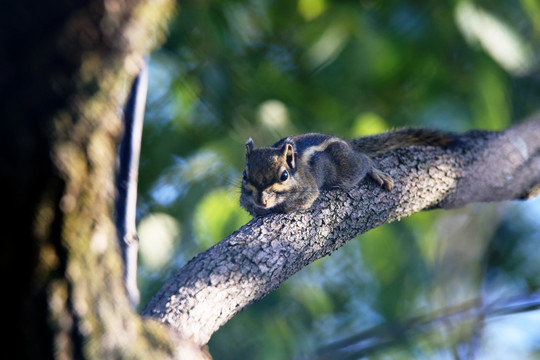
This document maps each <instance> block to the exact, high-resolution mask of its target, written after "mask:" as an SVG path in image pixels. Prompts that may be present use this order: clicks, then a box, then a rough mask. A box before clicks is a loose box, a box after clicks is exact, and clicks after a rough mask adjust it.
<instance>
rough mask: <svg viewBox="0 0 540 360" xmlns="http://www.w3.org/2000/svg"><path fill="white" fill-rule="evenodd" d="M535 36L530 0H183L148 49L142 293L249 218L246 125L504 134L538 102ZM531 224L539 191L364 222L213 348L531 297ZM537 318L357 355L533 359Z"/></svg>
mask: <svg viewBox="0 0 540 360" xmlns="http://www.w3.org/2000/svg"><path fill="white" fill-rule="evenodd" d="M539 45H540V2H539V1H538V0H486V1H476V2H472V1H451V0H448V1H441V0H424V1H420V0H418V1H414V0H410V1H403V0H393V1H382V0H381V1H379V0H366V1H329V0H289V1H286V0H284V1H271V0H253V1H234V0H223V1H212V0H206V1H202V0H193V1H181V2H180V3H179V11H178V14H177V15H176V16H175V18H174V20H173V22H172V23H171V25H170V36H169V39H168V41H167V43H166V44H165V45H164V46H163V47H162V48H161V49H159V50H158V51H156V52H154V53H153V54H152V56H151V61H150V88H149V95H148V96H149V99H148V104H147V109H146V119H145V125H144V133H143V148H142V154H141V167H140V179H139V205H138V220H139V226H138V230H139V236H140V239H141V254H140V264H139V286H140V288H141V291H142V304H143V305H144V303H146V302H147V301H148V300H149V298H150V297H151V296H152V295H153V294H154V293H155V292H156V291H157V289H158V288H159V287H160V286H161V285H162V284H163V283H164V282H165V281H166V280H167V279H168V278H169V277H170V276H172V274H173V273H174V272H175V271H177V270H178V269H179V268H180V267H181V266H182V265H183V264H185V263H186V262H187V261H188V260H189V259H191V258H192V257H193V256H195V255H196V254H197V253H199V252H201V251H203V250H205V249H207V248H208V247H210V246H211V245H212V244H214V243H216V242H218V241H219V240H221V239H223V238H224V237H226V236H227V235H229V234H230V233H231V232H232V231H234V230H236V229H238V228H239V227H240V226H241V225H243V224H245V223H246V222H247V221H248V220H249V219H250V216H249V215H248V214H247V213H245V212H244V211H243V210H242V209H241V208H240V207H239V205H238V198H239V193H240V189H239V180H240V174H241V173H242V168H243V162H244V146H243V144H244V142H245V141H246V139H247V138H249V137H252V138H253V139H254V141H255V144H256V145H258V146H263V145H270V144H272V143H273V142H275V141H276V140H278V139H279V138H281V137H284V136H287V135H290V134H293V133H302V132H310V131H312V132H323V133H332V134H335V135H339V136H342V137H345V138H351V137H358V136H362V135H366V134H370V133H376V132H380V131H384V130H387V129H390V128H394V127H402V126H422V127H431V128H438V129H444V130H450V131H457V132H462V131H466V130H469V129H474V128H482V129H503V128H506V127H508V126H511V125H512V124H513V123H515V122H519V121H522V120H524V119H525V118H526V117H527V116H530V115H532V114H533V113H534V112H535V111H537V110H538V108H539V104H540V101H539V99H540V67H539V61H538V60H539V57H540V51H539ZM539 219H540V201H539V200H538V199H535V200H532V201H528V202H508V203H499V204H474V205H471V206H468V207H466V208H463V209H457V210H453V211H429V212H424V213H419V214H416V215H414V216H412V217H410V218H407V219H404V220H402V221H401V222H398V223H393V224H389V225H385V226H382V227H380V228H377V229H374V230H372V231H370V232H368V233H367V234H365V235H362V236H361V237H359V238H358V239H354V240H352V241H350V242H349V243H348V244H347V245H346V246H344V248H342V249H340V250H339V251H337V252H335V253H334V254H332V256H331V257H329V258H325V259H321V260H319V261H317V262H315V263H314V264H312V265H311V266H309V267H307V268H306V269H304V270H302V271H301V272H300V273H298V274H297V275H295V276H294V277H293V278H291V279H290V280H288V281H287V282H285V283H284V284H283V285H282V286H281V287H280V288H279V289H278V290H277V291H275V292H274V293H272V294H271V295H269V296H268V297H267V298H265V299H263V300H262V301H260V302H258V303H256V304H254V305H252V306H251V307H249V308H248V309H246V310H245V311H243V312H242V313H241V314H239V315H238V316H236V317H235V318H234V319H232V320H231V321H230V322H229V323H228V324H227V325H226V326H224V327H223V328H222V329H220V330H219V331H218V332H217V333H216V334H215V335H214V336H213V338H212V340H211V341H210V344H209V348H210V352H211V353H212V355H213V356H214V359H291V358H297V359H302V358H313V357H314V356H315V355H316V354H317V353H318V350H319V349H320V348H321V347H323V346H324V345H328V344H331V343H333V342H335V341H338V340H341V339H345V338H348V337H350V336H353V335H355V334H358V333H360V332H362V331H363V330H366V329H370V328H372V327H374V326H377V325H380V324H385V323H392V322H398V323H399V322H400V321H403V320H404V319H409V318H411V317H414V316H416V315H422V314H427V313H433V312H436V311H438V310H440V309H444V308H446V307H449V306H454V305H459V304H461V303H463V302H464V301H468V300H471V299H472V300H481V301H482V302H485V303H491V302H492V301H496V300H498V299H503V298H504V297H505V296H510V295H523V294H525V295H527V294H530V293H531V292H534V291H536V290H537V288H538V285H539V284H540V220H539ZM538 324H540V312H526V313H522V314H517V315H510V316H501V317H494V318H488V319H483V318H482V316H481V315H478V316H476V317H473V318H472V319H469V320H468V321H466V322H462V321H447V322H445V323H444V324H443V325H441V324H439V325H438V326H436V327H435V328H433V329H431V330H430V331H425V332H422V333H420V334H419V335H417V336H414V337H409V338H402V339H401V341H399V342H398V343H397V344H395V345H394V346H391V347H382V348H380V349H378V351H375V352H370V353H369V354H368V357H369V358H373V359H379V358H380V359H410V358H415V359H434V358H435V359H455V358H459V359H462V358H482V359H484V358H485V359H493V358H499V359H514V358H515V359H525V358H535V357H539V356H540V325H538ZM495 354H496V355H497V356H495V357H494V355H495ZM334 358H339V357H334Z"/></svg>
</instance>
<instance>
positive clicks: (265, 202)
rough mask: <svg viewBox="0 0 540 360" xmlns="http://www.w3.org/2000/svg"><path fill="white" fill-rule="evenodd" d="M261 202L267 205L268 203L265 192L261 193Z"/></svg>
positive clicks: (262, 204)
mask: <svg viewBox="0 0 540 360" xmlns="http://www.w3.org/2000/svg"><path fill="white" fill-rule="evenodd" d="M259 204H260V205H261V206H266V205H268V200H267V199H266V196H264V194H263V193H261V195H260V196H259Z"/></svg>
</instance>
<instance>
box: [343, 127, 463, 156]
mask: <svg viewBox="0 0 540 360" xmlns="http://www.w3.org/2000/svg"><path fill="white" fill-rule="evenodd" d="M455 141H456V136H455V135H454V134H452V133H448V132H441V131H435V130H429V129H415V128H407V129H400V130H394V131H388V132H384V133H381V134H377V135H371V136H366V137H362V138H358V139H353V140H350V141H349V143H350V144H351V146H352V148H353V149H354V150H355V151H358V152H362V153H364V154H367V155H369V156H376V155H380V154H383V153H386V152H388V151H391V150H395V149H399V148H403V147H406V146H410V145H425V146H440V147H447V146H450V145H452V143H454V142H455Z"/></svg>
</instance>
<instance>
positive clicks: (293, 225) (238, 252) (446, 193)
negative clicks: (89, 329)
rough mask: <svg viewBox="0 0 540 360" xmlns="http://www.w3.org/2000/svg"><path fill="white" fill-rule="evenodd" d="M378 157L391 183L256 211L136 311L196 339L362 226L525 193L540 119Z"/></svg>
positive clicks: (532, 177) (537, 167)
mask: <svg viewBox="0 0 540 360" xmlns="http://www.w3.org/2000/svg"><path fill="white" fill-rule="evenodd" d="M376 162H377V163H378V168H379V169H381V170H383V171H384V172H386V173H388V174H390V175H391V176H392V178H393V179H394V181H395V184H396V186H395V188H394V189H393V190H392V191H386V190H383V189H381V188H379V187H377V186H376V185H375V184H374V183H373V182H372V181H369V180H365V181H363V182H362V183H361V184H360V185H359V186H358V188H356V189H353V190H351V191H349V192H343V191H340V190H333V191H326V192H323V193H322V194H321V196H320V198H319V199H318V200H317V201H316V202H315V203H314V205H313V207H312V208H311V209H310V210H308V211H306V212H302V213H291V214H285V215H278V214H273V215H269V216H265V217H261V218H255V219H253V220H252V221H250V222H249V223H248V224H246V225H245V226H243V227H242V228H241V229H240V230H238V231H237V232H235V233H233V234H232V235H230V236H229V237H227V238H226V239H224V240H222V241H221V242H219V243H218V244H216V245H215V246H213V247H211V248H210V249H208V250H207V251H205V252H203V253H201V254H199V255H198V256H197V257H195V258H194V259H192V260H191V261H190V262H189V263H188V264H186V265H185V266H184V267H183V268H182V269H181V270H180V271H179V272H178V273H177V274H176V275H175V276H174V277H173V278H172V279H171V280H170V281H169V282H168V283H167V284H166V285H165V286H163V288H162V289H161V290H160V291H159V292H158V293H157V294H156V295H155V297H154V298H153V299H152V300H151V301H150V302H149V303H148V304H147V306H146V307H145V308H144V309H143V311H142V314H143V315H146V316H152V317H155V318H157V319H159V320H160V321H162V322H164V323H167V324H169V325H170V326H172V327H173V328H175V329H177V330H178V331H179V332H180V333H181V334H182V335H183V336H186V337H188V338H190V339H192V340H193V341H194V342H195V343H197V344H200V345H202V344H205V343H207V342H208V340H209V339H210V337H211V336H212V334H213V333H214V332H215V331H216V330H217V329H218V328H219V327H220V326H221V325H223V324H224V323H226V322H227V321H228V320H229V319H231V318H232V317H233V316H234V315H235V314H236V313H238V312H239V311H240V310H242V309H243V308H245V307H246V306H248V305H249V304H251V303H253V302H254V301H256V300H258V299H260V298H262V297H263V296H265V295H266V294H268V293H269V292H271V291H273V290H274V289H276V288H277V287H278V286H279V285H280V284H281V283H282V282H283V281H285V280H286V279H288V278H289V277H290V276H291V275H293V274H294V273H296V272H297V271H299V270H300V269H302V268H303V267H304V266H307V265H308V264H310V263H311V262H313V261H315V260H317V259H319V258H321V257H323V256H326V255H329V254H331V253H332V252H333V251H335V250H336V249H338V248H339V247H341V246H342V245H343V244H344V243H346V242H347V241H349V240H350V239H352V238H354V237H355V236H357V235H359V234H362V233H364V232H366V231H368V230H369V229H372V228H374V227H376V226H379V225H382V224H384V223H387V222H391V221H395V220H399V219H400V218H402V217H404V216H408V215H411V214H412V213H415V212H418V211H421V210H424V209H430V208H436V207H442V208H452V207H458V206H463V205H465V204H467V203H470V202H477V201H501V200H511V199H519V198H524V197H528V196H529V195H531V194H532V191H534V189H535V188H537V187H538V184H539V183H540V117H537V118H535V119H532V120H529V121H526V122H524V123H521V124H519V125H517V126H514V127H512V128H510V129H507V130H506V131H502V132H488V131H473V132H470V133H467V134H464V135H462V136H460V141H459V142H458V144H456V146H454V147H452V148H449V149H440V148H434V147H422V148H420V147H409V148H404V149H400V150H396V151H393V152H390V153H388V154H386V155H384V156H381V157H379V158H377V159H376Z"/></svg>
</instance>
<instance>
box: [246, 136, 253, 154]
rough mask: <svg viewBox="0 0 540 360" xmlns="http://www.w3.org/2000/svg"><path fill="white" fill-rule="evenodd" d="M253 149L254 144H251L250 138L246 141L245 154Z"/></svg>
mask: <svg viewBox="0 0 540 360" xmlns="http://www.w3.org/2000/svg"><path fill="white" fill-rule="evenodd" d="M253 149H255V145H254V144H253V140H252V139H251V138H249V139H248V141H246V155H249V154H251V152H252V151H253Z"/></svg>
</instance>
